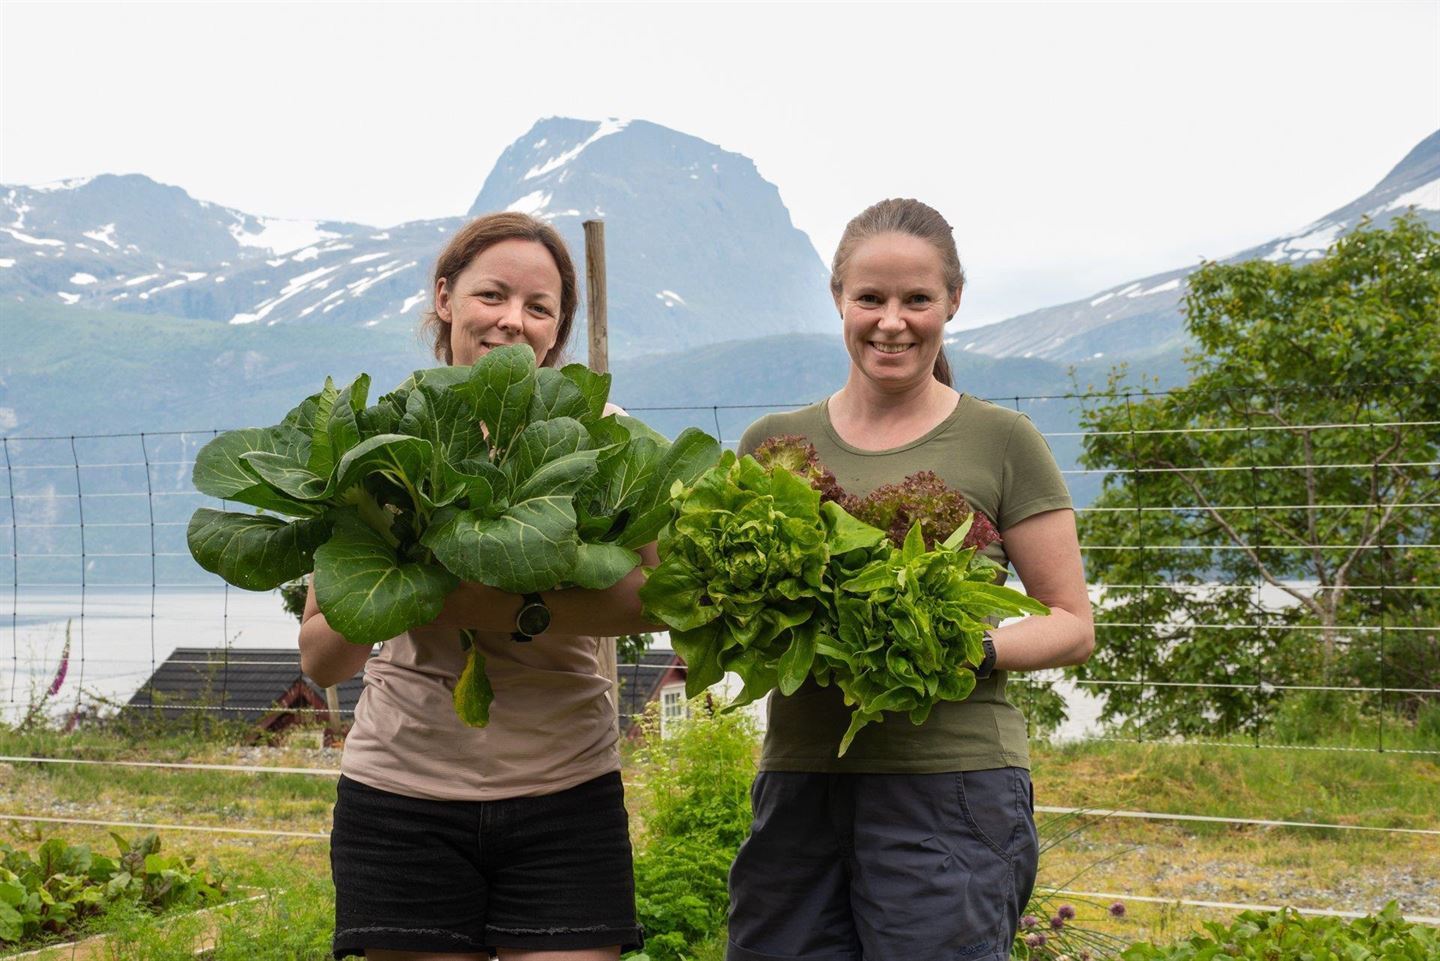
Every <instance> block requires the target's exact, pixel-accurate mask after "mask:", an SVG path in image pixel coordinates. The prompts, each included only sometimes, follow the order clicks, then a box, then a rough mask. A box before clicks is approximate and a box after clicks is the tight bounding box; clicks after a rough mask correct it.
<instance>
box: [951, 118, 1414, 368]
mask: <svg viewBox="0 0 1440 961" xmlns="http://www.w3.org/2000/svg"><path fill="white" fill-rule="evenodd" d="M1411 209H1414V210H1415V212H1416V213H1418V214H1419V215H1420V216H1421V217H1422V218H1423V219H1424V220H1426V221H1427V222H1428V223H1430V224H1431V225H1432V226H1440V131H1436V132H1435V133H1433V134H1431V135H1430V136H1429V137H1426V138H1425V139H1424V140H1422V141H1421V142H1420V143H1419V144H1418V145H1417V146H1416V147H1415V148H1414V149H1413V150H1411V151H1410V153H1409V154H1407V155H1406V156H1405V159H1403V160H1401V161H1400V163H1399V164H1397V165H1396V166H1395V169H1393V170H1391V171H1390V173H1389V174H1387V175H1386V176H1385V179H1383V180H1381V181H1380V182H1379V183H1378V184H1376V185H1375V187H1374V188H1373V189H1372V190H1370V191H1369V192H1368V193H1366V194H1365V195H1363V196H1361V197H1359V198H1357V199H1355V200H1354V201H1352V202H1351V203H1348V204H1346V205H1345V206H1343V207H1341V208H1339V209H1338V210H1334V211H1332V212H1330V213H1328V214H1326V215H1325V216H1324V217H1321V218H1320V219H1319V220H1317V221H1315V222H1314V223H1312V224H1309V225H1307V226H1305V227H1302V228H1300V229H1299V230H1297V231H1295V232H1294V233H1291V234H1287V235H1285V236H1283V237H1279V238H1277V239H1275V240H1272V241H1269V242H1268V243H1264V244H1261V245H1259V246H1257V247H1252V248H1250V249H1249V250H1244V251H1241V252H1240V253H1237V254H1235V255H1233V256H1231V257H1226V258H1224V260H1225V261H1226V262H1235V261H1242V260H1254V259H1257V258H1263V259H1265V260H1273V261H1287V262H1290V263H1303V262H1304V261H1306V260H1312V259H1315V258H1318V257H1321V256H1323V255H1324V253H1325V250H1326V249H1327V248H1328V247H1329V246H1330V245H1331V244H1333V243H1334V242H1335V241H1336V239H1338V238H1339V237H1341V236H1343V235H1344V234H1346V233H1348V232H1350V231H1351V230H1353V229H1355V226H1356V225H1357V224H1358V223H1359V222H1360V221H1361V219H1362V218H1365V217H1369V218H1370V220H1371V221H1372V222H1373V223H1374V224H1376V225H1377V226H1384V225H1385V224H1387V223H1389V222H1390V221H1391V220H1393V219H1395V218H1396V217H1398V216H1400V215H1401V214H1402V213H1404V212H1405V211H1407V210H1411ZM1198 266H1199V265H1198V264H1196V265H1191V266H1187V267H1182V268H1178V269H1176V270H1171V271H1167V272H1166V273H1162V274H1154V275H1152V276H1150V277H1144V278H1142V279H1140V280H1135V281H1131V282H1127V283H1124V284H1120V285H1117V286H1115V287H1111V288H1108V289H1106V290H1102V291H1097V292H1096V293H1095V294H1093V295H1091V296H1090V297H1087V298H1085V299H1084V300H1077V301H1074V302H1073V303H1068V304H1060V305H1058V306H1055V307H1046V308H1043V309H1041V310H1036V311H1032V312H1031V313H1028V314H1022V315H1020V316H1019V317H1012V318H1010V319H1009V320H1004V321H1001V322H999V323H997V324H990V325H988V326H986V327H979V328H976V329H974V330H969V331H964V332H963V333H961V334H959V335H958V336H956V337H955V338H954V343H953V345H952V349H955V350H965V351H972V352H974V353H978V354H988V355H990V356H994V357H1038V358H1044V359H1046V360H1055V361H1079V360H1087V359H1093V358H1101V357H1103V358H1113V359H1115V360H1120V359H1125V358H1138V357H1143V356H1145V355H1149V354H1155V353H1159V352H1162V351H1166V350H1171V349H1173V348H1175V347H1177V346H1178V345H1180V344H1181V343H1183V342H1184V340H1185V331H1184V321H1183V318H1182V316H1181V312H1180V306H1181V303H1180V302H1181V299H1182V298H1183V296H1184V282H1185V278H1186V277H1188V276H1189V275H1190V274H1191V273H1192V272H1193V271H1194V270H1195V269H1196V268H1197V267H1198Z"/></svg>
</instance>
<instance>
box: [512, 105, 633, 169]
mask: <svg viewBox="0 0 1440 961" xmlns="http://www.w3.org/2000/svg"><path fill="white" fill-rule="evenodd" d="M629 124H630V121H628V120H616V119H615V118H614V117H611V118H610V119H608V120H602V121H600V123H599V124H598V125H597V126H596V128H595V132H594V133H592V134H591V135H590V136H589V137H588V138H586V139H585V140H584V141H583V142H582V143H581V144H580V145H579V146H576V147H571V148H570V149H569V150H567V151H565V152H564V153H562V154H559V155H558V156H555V157H551V158H550V159H549V160H547V161H545V162H544V163H542V164H536V165H535V166H533V167H531V168H530V169H529V170H527V171H526V172H525V176H524V177H523V178H522V179H524V180H534V179H535V178H536V177H543V176H545V175H546V174H548V173H550V172H551V171H555V170H559V169H560V168H561V167H563V166H565V165H566V164H567V163H569V162H570V161H572V160H574V159H575V158H576V157H578V156H580V154H581V152H582V151H584V150H585V148H586V147H588V146H590V145H591V144H592V143H594V142H595V141H597V140H599V139H600V138H601V137H608V136H610V135H611V134H616V133H619V132H620V131H622V130H624V129H625V128H626V127H627V126H629ZM545 143H546V141H545V140H543V139H542V140H541V141H540V142H539V143H537V144H535V149H536V150H538V149H540V148H542V147H544V146H545Z"/></svg>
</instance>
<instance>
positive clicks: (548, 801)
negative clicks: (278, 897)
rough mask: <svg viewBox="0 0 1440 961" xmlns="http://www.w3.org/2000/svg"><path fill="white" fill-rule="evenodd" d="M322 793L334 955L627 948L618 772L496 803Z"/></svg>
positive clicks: (629, 872) (347, 787)
mask: <svg viewBox="0 0 1440 961" xmlns="http://www.w3.org/2000/svg"><path fill="white" fill-rule="evenodd" d="M336 793H337V799H336V802H335V826H334V829H333V830H332V831H331V834H330V868H331V872H332V874H333V875H334V878H335V941H334V951H335V957H337V958H347V957H352V956H363V955H364V954H365V949H366V948H388V949H391V950H396V951H437V952H444V951H453V952H465V951H486V950H492V951H493V950H494V949H496V948H528V949H531V950H548V951H562V950H575V949H579V948H599V947H606V946H608V945H612V944H619V945H621V946H622V948H623V949H624V950H630V949H632V948H638V947H640V944H641V941H642V940H643V939H642V936H641V933H640V928H639V926H638V925H637V924H636V921H635V876H634V869H633V864H632V861H631V852H630V834H629V817H628V815H627V814H626V811H625V789H624V787H623V785H622V784H621V782H620V774H619V772H618V771H617V772H613V773H610V774H604V775H601V776H600V777H598V778H595V779H594V780H591V781H586V782H585V783H584V784H580V785H577V786H575V787H572V788H569V789H567V790H564V791H560V792H557V793H555V794H546V795H541V796H538V797H522V798H507V799H505V800H499V801H432V800H426V799H423V798H412V797H405V796H404V795H400V794H391V793H390V792H388V791H381V790H379V789H378V788H373V787H370V786H369V785H367V784H362V783H360V782H359V781H355V780H352V779H350V778H347V777H344V776H342V777H341V778H340V783H339V786H338V788H337V792H336Z"/></svg>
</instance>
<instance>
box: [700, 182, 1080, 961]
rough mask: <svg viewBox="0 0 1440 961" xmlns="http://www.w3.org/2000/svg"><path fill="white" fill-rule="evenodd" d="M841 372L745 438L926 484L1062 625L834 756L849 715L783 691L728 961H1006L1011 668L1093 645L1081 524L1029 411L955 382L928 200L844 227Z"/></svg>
mask: <svg viewBox="0 0 1440 961" xmlns="http://www.w3.org/2000/svg"><path fill="white" fill-rule="evenodd" d="M830 283H831V292H832V294H833V295H834V299H835V306H836V308H837V310H838V311H839V313H840V317H841V321H842V329H843V336H844V339H845V346H846V349H847V351H848V352H849V354H850V374H849V377H848V379H847V380H846V383H845V386H844V387H842V388H841V389H840V390H839V391H838V392H836V393H835V394H833V395H832V396H830V397H829V398H828V399H826V400H824V401H821V402H820V403H818V404H814V405H812V406H810V407H807V408H803V409H801V410H797V411H791V412H788V413H782V414H771V415H768V416H766V417H763V418H761V419H760V420H759V421H757V422H756V423H754V424H752V425H751V426H750V428H749V429H748V430H747V431H746V432H745V434H744V436H743V438H742V439H741V442H740V453H742V454H745V453H750V452H752V451H754V450H755V448H756V447H758V446H759V445H760V444H761V443H763V442H764V441H765V440H766V439H767V438H769V437H775V436H780V435H787V434H789V435H801V436H803V437H805V438H806V439H808V440H809V441H810V443H812V444H814V446H815V447H816V449H817V450H818V452H819V455H820V460H821V462H822V463H823V464H824V465H825V466H826V467H827V468H828V469H829V470H831V471H832V472H834V474H835V476H836V480H837V481H838V482H839V484H840V486H841V487H843V488H844V489H845V490H846V491H847V492H848V493H850V494H853V495H856V496H864V495H866V494H868V493H869V492H870V491H872V490H874V489H875V488H876V487H879V486H881V485H882V484H888V483H893V482H898V481H901V480H903V479H904V478H905V477H907V476H908V475H910V474H912V473H914V472H916V471H922V470H928V471H934V472H935V473H936V474H938V475H939V476H940V478H941V479H942V480H944V481H945V483H946V484H947V485H948V486H949V487H952V488H955V489H957V490H959V491H960V493H962V494H963V495H964V496H965V498H966V500H967V501H968V502H969V504H970V505H971V507H973V508H974V509H975V510H977V511H981V512H982V513H984V514H985V515H986V516H987V517H988V518H989V520H990V521H991V522H992V523H993V524H994V526H995V527H996V528H997V529H998V530H999V531H1000V535H1001V540H1000V541H999V542H997V543H995V544H993V545H991V546H990V547H988V548H986V549H985V553H986V555H987V556H989V557H990V559H991V560H994V561H996V562H997V563H999V564H1000V565H1001V566H1002V567H1004V566H1005V565H1006V564H1010V565H1013V566H1014V568H1015V571H1016V573H1017V574H1018V575H1019V578H1020V580H1021V581H1022V582H1023V583H1024V587H1025V590H1026V591H1027V592H1028V593H1029V594H1030V595H1031V596H1032V597H1035V598H1037V599H1039V600H1041V601H1043V602H1044V603H1045V604H1047V605H1048V606H1049V607H1050V610H1051V613H1050V614H1049V615H1048V616H1045V617H1030V618H1026V619H1025V620H1023V621H1020V622H1017V623H1013V624H1009V625H1007V626H1005V627H1001V628H996V629H994V630H992V631H990V632H988V633H987V635H986V637H985V641H984V648H985V652H986V654H985V658H984V661H983V662H982V663H981V664H980V665H977V669H976V675H977V677H978V678H979V683H978V685H977V687H976V689H975V691H974V693H973V694H971V695H970V697H969V698H967V699H966V700H964V701H959V702H945V703H940V704H937V705H936V706H935V708H934V710H933V711H932V712H931V714H930V716H929V719H928V720H927V721H926V722H925V723H923V724H921V725H918V726H917V725H913V724H911V723H910V722H909V720H908V719H906V718H905V717H904V716H893V717H890V718H888V719H887V721H886V723H884V724H872V725H869V726H867V727H865V728H864V729H862V730H861V731H860V732H859V733H858V734H857V735H856V737H855V740H854V741H853V743H852V744H851V745H850V747H849V750H848V751H847V752H846V753H845V756H844V757H837V754H838V748H839V744H840V739H841V737H842V736H843V735H844V733H845V731H846V728H847V726H848V723H849V709H848V708H847V707H846V705H845V703H844V702H843V700H842V697H841V694H840V691H839V690H838V689H836V688H835V687H834V686H830V687H825V688H822V687H819V686H818V685H816V684H815V682H814V681H813V680H812V681H807V682H806V684H805V685H804V686H802V687H801V688H800V689H799V690H797V691H796V692H795V693H794V694H793V695H791V696H789V697H782V696H780V695H779V693H778V692H776V693H775V694H772V695H771V700H770V707H769V711H770V714H769V725H768V728H767V730H766V734H765V745H764V750H763V753H762V756H761V760H760V773H759V775H758V776H757V777H756V780H755V785H754V789H753V792H752V803H753V806H754V822H753V825H752V827H751V833H750V836H749V838H748V839H747V840H746V841H745V843H744V845H743V846H742V847H741V849H740V853H739V855H738V856H737V858H736V860H735V865H734V867H733V869H732V871H731V875H730V892H731V908H730V943H729V947H728V950H727V955H726V957H727V958H728V959H729V961H781V959H784V961H822V959H823V961H860V959H862V958H863V959H865V961H899V959H906V961H909V959H927V958H957V959H959V958H963V959H979V958H986V959H991V958H1005V957H1008V956H1009V953H1010V945H1011V942H1012V941H1013V939H1014V936H1015V930H1016V926H1017V925H1018V923H1019V918H1020V913H1021V911H1022V910H1023V909H1024V907H1025V904H1026V901H1027V900H1028V898H1029V895H1030V890H1031V887H1032V885H1033V884H1034V880H1035V869H1036V861H1037V857H1038V851H1037V841H1036V836H1035V824H1034V819H1033V807H1034V804H1033V793H1032V791H1031V786H1030V777H1029V772H1028V767H1029V754H1028V748H1027V745H1026V734H1025V719H1024V717H1023V716H1022V715H1021V713H1020V712H1019V711H1018V710H1017V709H1016V708H1015V707H1013V706H1012V705H1011V704H1010V703H1009V702H1008V701H1007V700H1006V698H1005V675H1006V672H1008V671H1017V670H1018V671H1029V670H1038V669H1041V668H1048V667H1059V666H1061V665H1066V664H1079V663H1081V662H1083V661H1084V660H1085V659H1086V658H1087V657H1088V656H1089V654H1090V650H1091V648H1092V647H1093V645H1094V627H1093V624H1092V621H1091V613H1090V601H1089V596H1088V594H1087V591H1086V587H1085V576H1084V570H1083V568H1082V565H1081V561H1080V548H1079V544H1078V541H1077V538H1076V533H1075V514H1074V511H1073V510H1072V509H1071V503H1070V496H1069V493H1068V492H1067V491H1066V488H1065V483H1064V480H1063V478H1062V477H1061V474H1060V471H1059V468H1058V467H1057V466H1056V464H1055V459H1054V457H1053V456H1052V455H1051V453H1050V449H1049V447H1048V446H1047V445H1046V443H1045V440H1044V438H1042V437H1041V436H1040V433H1039V431H1037V430H1036V429H1035V426H1034V425H1033V424H1031V423H1030V420H1029V419H1028V418H1027V417H1025V416H1024V415H1023V414H1019V413H1017V412H1015V411H1013V410H1008V409H1006V408H1003V407H998V406H996V405H993V404H989V403H986V402H985V401H982V400H979V399H978V398H975V397H973V396H971V395H970V394H967V393H962V392H959V391H957V390H955V388H954V387H953V386H952V384H951V375H950V368H949V365H948V364H947V363H946V360H945V351H944V331H945V325H946V323H947V322H948V321H949V320H950V319H951V318H952V317H954V315H955V312H956V310H957V309H958V308H959V306H960V295H961V293H962V291H963V290H964V285H965V275H964V271H963V270H962V269H961V266H960V258H959V255H958V254H957V252H956V249H955V240H954V237H953V235H952V233H951V229H950V225H949V224H948V223H946V221H945V218H943V217H942V216H941V215H940V214H939V213H938V212H936V211H935V210H933V209H932V208H930V207H928V206H926V205H925V204H922V203H920V202H919V201H917V200H886V201H882V202H881V203H878V204H875V205H874V206H872V207H870V208H868V209H866V210H865V211H864V212H862V213H861V214H860V215H859V216H857V217H856V218H855V219H853V220H852V221H850V223H849V225H848V226H847V227H846V229H845V233H844V235H843V237H842V238H841V241H840V244H839V248H838V249H837V250H836V252H835V258H834V261H833V265H832V270H831V282H830Z"/></svg>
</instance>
